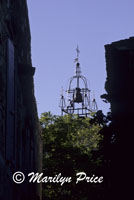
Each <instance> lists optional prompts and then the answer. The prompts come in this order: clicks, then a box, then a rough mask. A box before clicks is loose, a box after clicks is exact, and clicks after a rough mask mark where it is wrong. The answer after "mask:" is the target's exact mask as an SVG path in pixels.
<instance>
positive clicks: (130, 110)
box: [102, 37, 134, 199]
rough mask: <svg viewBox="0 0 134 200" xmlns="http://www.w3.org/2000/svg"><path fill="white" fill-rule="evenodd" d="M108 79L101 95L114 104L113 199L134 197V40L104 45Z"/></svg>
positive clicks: (112, 107)
mask: <svg viewBox="0 0 134 200" xmlns="http://www.w3.org/2000/svg"><path fill="white" fill-rule="evenodd" d="M105 50H106V70H107V80H106V84H105V89H106V91H107V94H105V95H102V96H103V97H104V98H105V99H106V100H107V101H108V102H110V105H111V113H112V129H113V134H114V136H115V139H116V143H115V144H116V145H115V146H114V148H113V150H112V158H111V163H110V168H109V177H111V199H115V198H117V199H120V198H126V199H129V196H131V194H132V191H133V189H132V185H131V184H130V183H131V176H132V174H133V167H132V166H133V133H134V131H133V129H134V128H133V123H134V106H133V103H134V95H133V92H134V37H131V38H129V39H126V40H121V41H117V42H113V43H112V44H109V45H105Z"/></svg>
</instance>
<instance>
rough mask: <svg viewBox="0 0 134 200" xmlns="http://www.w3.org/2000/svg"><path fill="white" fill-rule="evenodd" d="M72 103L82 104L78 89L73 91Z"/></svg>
mask: <svg viewBox="0 0 134 200" xmlns="http://www.w3.org/2000/svg"><path fill="white" fill-rule="evenodd" d="M74 102H76V103H82V102H83V99H82V95H81V93H80V88H76V89H75V93H74Z"/></svg>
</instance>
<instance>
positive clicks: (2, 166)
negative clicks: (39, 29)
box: [0, 0, 42, 200]
mask: <svg viewBox="0 0 134 200" xmlns="http://www.w3.org/2000/svg"><path fill="white" fill-rule="evenodd" d="M34 73H35V68H34V67H33V66H32V61H31V36H30V28H29V20H28V10H27V3H26V0H23V1H22V0H0V199H3V200H13V199H15V200H21V199H29V200H30V199H31V200H34V199H35V200H39V199H41V185H40V184H30V183H28V180H27V179H26V180H25V181H24V183H22V184H19V185H17V184H15V183H14V182H13V180H12V175H13V173H14V172H16V171H21V172H23V173H24V174H25V175H27V174H28V173H29V172H40V171H41V160H42V146H41V131H40V125H39V120H38V116H37V108H36V100H35V96H34V82H33V75H34Z"/></svg>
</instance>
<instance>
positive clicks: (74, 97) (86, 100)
mask: <svg viewBox="0 0 134 200" xmlns="http://www.w3.org/2000/svg"><path fill="white" fill-rule="evenodd" d="M76 50H77V52H78V51H79V50H78V47H77V49H76ZM75 62H76V71H75V76H72V77H71V78H70V80H69V86H68V90H66V93H67V98H66V99H65V97H64V95H63V91H62V93H61V99H60V104H59V107H60V108H61V115H63V113H65V114H71V115H72V114H76V115H78V116H81V117H84V116H89V115H90V114H91V112H96V111H97V109H98V107H97V103H96V100H95V98H94V99H93V101H91V100H90V90H89V88H88V84H87V79H86V78H85V77H84V76H83V75H81V69H80V63H79V61H78V54H77V58H76V59H75ZM73 83H76V84H75V86H74V84H73ZM81 86H82V87H81Z"/></svg>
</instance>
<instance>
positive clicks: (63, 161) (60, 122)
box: [40, 112, 102, 200]
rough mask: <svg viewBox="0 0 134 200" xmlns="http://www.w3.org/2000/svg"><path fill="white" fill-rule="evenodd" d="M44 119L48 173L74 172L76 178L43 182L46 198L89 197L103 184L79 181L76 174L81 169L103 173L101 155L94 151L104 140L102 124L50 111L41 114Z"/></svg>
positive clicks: (44, 155) (43, 135)
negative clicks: (68, 180) (67, 180)
mask: <svg viewBox="0 0 134 200" xmlns="http://www.w3.org/2000/svg"><path fill="white" fill-rule="evenodd" d="M40 123H41V125H42V138H43V167H44V169H43V172H44V175H45V176H51V177H54V175H56V174H59V173H61V174H62V176H66V177H67V176H68V177H69V176H71V177H72V179H73V181H72V182H71V183H65V184H64V185H63V186H61V185H59V184H56V183H47V184H46V183H45V184H43V194H44V199H54V200H60V199H74V200H75V199H77V200H78V199H80V200H84V199H85V200H86V199H88V195H90V196H94V195H96V194H95V193H96V189H97V190H98V188H99V187H100V186H98V185H95V186H94V185H91V184H90V185H89V183H86V182H83V183H79V184H77V185H76V183H75V180H76V177H75V176H76V173H77V172H85V173H87V174H88V176H91V175H93V174H96V175H99V169H100V168H101V165H102V164H101V157H95V156H94V155H95V154H96V152H97V151H99V143H100V141H101V140H102V136H101V135H100V134H99V131H100V129H101V127H100V126H99V125H98V124H91V123H90V119H89V118H78V117H77V116H73V117H72V116H68V115H65V116H62V117H61V116H53V115H52V114H51V113H50V112H48V113H43V114H42V115H41V118H40ZM100 175H101V174H100ZM99 189H100V188H99ZM94 199H95V198H94Z"/></svg>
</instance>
